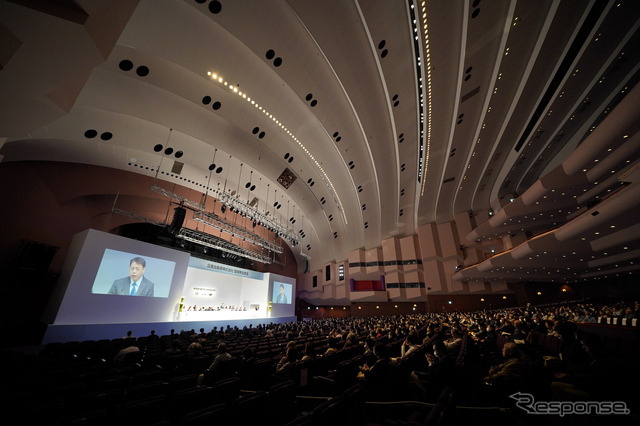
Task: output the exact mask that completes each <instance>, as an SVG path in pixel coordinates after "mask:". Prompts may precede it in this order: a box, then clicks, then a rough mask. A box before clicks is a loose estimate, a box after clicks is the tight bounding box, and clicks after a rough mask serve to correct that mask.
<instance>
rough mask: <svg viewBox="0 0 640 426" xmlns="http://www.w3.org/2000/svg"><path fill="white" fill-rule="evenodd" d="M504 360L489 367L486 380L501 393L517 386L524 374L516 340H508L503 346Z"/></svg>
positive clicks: (503, 393)
mask: <svg viewBox="0 0 640 426" xmlns="http://www.w3.org/2000/svg"><path fill="white" fill-rule="evenodd" d="M502 356H503V358H504V362H503V363H501V364H498V365H495V366H493V367H491V368H490V369H489V372H488V374H487V376H486V377H484V379H483V380H484V382H485V383H486V384H488V385H489V386H491V387H492V388H493V390H494V391H495V392H496V393H497V394H500V395H505V394H506V393H508V392H511V391H513V390H515V389H516V388H517V385H518V384H520V382H521V380H522V378H523V376H524V365H523V363H522V361H521V360H520V350H519V349H518V345H517V344H516V343H514V342H507V343H505V344H504V346H503V347H502Z"/></svg>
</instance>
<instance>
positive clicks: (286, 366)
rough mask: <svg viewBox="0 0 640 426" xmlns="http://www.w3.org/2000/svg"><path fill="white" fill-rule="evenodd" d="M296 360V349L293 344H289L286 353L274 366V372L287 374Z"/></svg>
mask: <svg viewBox="0 0 640 426" xmlns="http://www.w3.org/2000/svg"><path fill="white" fill-rule="evenodd" d="M297 361H298V350H297V349H296V347H295V345H293V346H289V347H288V349H287V353H286V354H285V355H284V356H283V357H282V358H281V359H280V362H278V365H277V366H276V374H277V375H279V376H289V375H290V374H291V371H292V369H293V366H294V365H295V363H296V362H297Z"/></svg>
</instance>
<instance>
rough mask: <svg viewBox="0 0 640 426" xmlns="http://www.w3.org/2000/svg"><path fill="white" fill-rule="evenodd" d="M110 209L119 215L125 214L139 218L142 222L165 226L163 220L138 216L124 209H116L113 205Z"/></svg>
mask: <svg viewBox="0 0 640 426" xmlns="http://www.w3.org/2000/svg"><path fill="white" fill-rule="evenodd" d="M111 211H112V212H113V213H116V214H119V215H122V216H127V217H130V218H133V219H136V220H139V221H141V222H144V223H151V224H153V225H156V226H161V227H164V226H166V224H165V223H164V222H159V221H157V220H154V219H150V218H148V217H144V216H140V215H139V214H135V213H131V212H128V211H126V210H121V209H117V208H115V207H114V208H112V209H111Z"/></svg>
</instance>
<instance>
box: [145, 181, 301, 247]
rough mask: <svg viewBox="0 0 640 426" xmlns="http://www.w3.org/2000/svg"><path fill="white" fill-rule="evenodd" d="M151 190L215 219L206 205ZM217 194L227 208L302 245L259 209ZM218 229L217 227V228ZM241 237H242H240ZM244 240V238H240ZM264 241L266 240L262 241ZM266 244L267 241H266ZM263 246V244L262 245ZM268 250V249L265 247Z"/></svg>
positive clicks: (289, 230)
mask: <svg viewBox="0 0 640 426" xmlns="http://www.w3.org/2000/svg"><path fill="white" fill-rule="evenodd" d="M151 190H152V191H154V192H157V193H159V194H162V195H164V196H165V197H168V198H171V199H173V200H176V201H178V202H180V203H182V204H183V205H185V206H188V207H190V208H192V209H193V210H195V211H196V212H201V213H202V215H208V216H210V217H214V216H215V215H211V214H210V213H207V212H206V211H205V209H204V205H202V204H200V203H196V202H195V201H191V200H189V199H187V198H184V197H181V196H179V195H178V194H175V193H173V192H171V191H167V190H166V189H164V188H160V187H159V186H156V185H152V186H151ZM214 192H215V193H216V198H217V199H218V200H219V201H220V202H221V203H222V204H224V205H225V206H227V207H229V208H232V209H233V211H234V212H236V213H237V214H241V215H243V216H245V217H248V218H249V219H250V220H252V221H254V222H256V223H259V224H260V225H261V226H263V227H265V228H267V229H269V230H270V231H272V232H274V233H275V234H276V236H279V237H281V238H283V239H285V240H287V241H289V243H291V245H292V246H294V247H295V246H297V245H298V244H300V238H299V237H298V236H297V235H296V234H295V233H294V230H293V229H288V228H287V227H285V226H282V225H281V224H280V223H278V222H277V221H276V220H275V219H273V218H270V217H267V216H266V215H265V214H262V213H260V212H259V211H258V210H257V209H255V208H253V207H251V206H250V205H249V204H247V203H244V202H243V201H241V200H239V199H238V198H235V197H233V196H232V195H230V194H227V193H225V192H224V191H217V190H216V191H214ZM215 217H216V218H217V222H218V223H226V221H225V220H224V219H222V218H220V217H218V216H215ZM212 226H214V225H212ZM216 227H217V226H216ZM231 227H233V228H236V229H238V228H237V227H235V226H233V225H230V224H228V223H227V229H231ZM225 230H226V229H224V230H223V231H225ZM244 232H245V233H247V234H248V233H249V232H248V231H246V230H245V231H244ZM252 235H253V238H254V239H255V238H256V237H257V238H260V237H258V236H256V235H255V234H252ZM238 236H240V235H238ZM240 237H241V238H242V236H240ZM262 240H263V241H264V239H262ZM265 243H266V241H265ZM260 245H261V244H260ZM265 248H267V247H265ZM270 250H272V251H276V252H277V253H282V249H280V251H277V250H273V249H270Z"/></svg>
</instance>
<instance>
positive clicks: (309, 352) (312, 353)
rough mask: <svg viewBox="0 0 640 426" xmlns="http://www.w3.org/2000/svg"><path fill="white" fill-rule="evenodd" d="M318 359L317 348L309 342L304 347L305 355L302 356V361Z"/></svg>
mask: <svg viewBox="0 0 640 426" xmlns="http://www.w3.org/2000/svg"><path fill="white" fill-rule="evenodd" d="M315 358H316V347H315V346H314V344H313V343H312V342H307V343H306V344H305V345H304V355H303V356H302V359H301V361H310V360H312V359H315Z"/></svg>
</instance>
